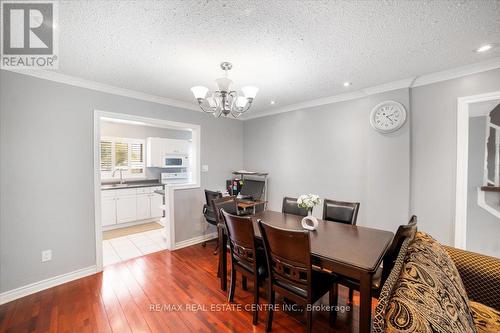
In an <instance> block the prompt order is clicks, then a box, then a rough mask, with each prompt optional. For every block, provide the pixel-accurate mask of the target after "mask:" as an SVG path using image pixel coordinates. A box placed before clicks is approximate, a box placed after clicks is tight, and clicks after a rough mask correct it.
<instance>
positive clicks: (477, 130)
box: [454, 92, 500, 255]
mask: <svg viewBox="0 0 500 333" xmlns="http://www.w3.org/2000/svg"><path fill="white" fill-rule="evenodd" d="M499 103H500V92H492V93H487V94H482V95H475V96H467V97H461V98H459V99H458V113H457V174H456V208H455V243H454V246H455V247H458V248H462V249H467V250H471V251H474V252H479V253H484V254H488V255H495V254H494V253H492V251H490V250H487V249H486V248H485V247H483V246H482V245H484V244H485V243H484V242H483V244H481V241H479V242H478V234H479V233H482V234H483V235H487V234H491V233H492V232H493V230H492V229H491V228H489V227H486V225H487V222H486V220H488V219H489V220H492V218H493V219H494V221H495V222H494V223H493V224H490V227H492V228H495V229H496V228H498V230H500V219H499V218H498V217H494V216H492V214H491V213H492V212H488V207H486V206H485V205H483V203H484V202H482V200H484V198H485V191H484V189H485V186H488V185H494V184H491V182H490V181H491V179H490V178H491V175H489V174H488V141H490V146H491V142H492V140H493V142H494V141H495V134H494V132H492V133H493V136H491V135H490V128H491V126H490V112H491V111H492V110H493V109H494V108H495V107H496V106H497V105H498V104H499ZM499 134H500V131H499ZM498 140H499V145H498V147H500V136H498ZM490 148H491V147H490ZM489 155H490V158H489V160H490V169H491V167H492V164H491V157H492V155H494V152H489ZM498 156H500V151H499V152H498ZM493 160H494V158H493ZM499 161H500V160H499ZM497 171H498V169H497ZM490 173H491V172H490ZM499 179H500V178H499V177H497V180H499ZM497 185H498V184H497ZM496 187H497V188H500V187H499V186H496ZM490 189H491V190H493V188H488V190H490ZM496 205H497V206H499V207H498V208H499V212H500V200H499V201H497V202H496ZM495 208H496V207H495ZM499 216H500V214H499ZM493 252H494V251H493Z"/></svg>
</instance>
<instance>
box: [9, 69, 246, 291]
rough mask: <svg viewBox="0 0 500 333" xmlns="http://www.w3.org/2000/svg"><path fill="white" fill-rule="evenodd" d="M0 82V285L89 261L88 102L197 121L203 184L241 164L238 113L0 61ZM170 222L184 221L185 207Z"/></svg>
mask: <svg viewBox="0 0 500 333" xmlns="http://www.w3.org/2000/svg"><path fill="white" fill-rule="evenodd" d="M0 88H1V89H0V110H1V113H0V129H1V131H0V166H1V168H0V184H1V189H0V197H1V201H0V292H3V291H6V290H11V289H14V288H16V287H20V286H24V285H27V284H29V283H32V282H36V281H40V280H43V279H46V278H49V277H53V276H56V275H59V274H63V273H68V272H71V271H74V270H77V269H81V268H85V267H89V266H92V265H94V264H95V239H94V166H93V159H94V154H93V126H94V123H93V121H94V119H93V110H94V109H99V110H104V111H110V112H117V113H128V114H135V115H140V116H145V117H152V118H159V119H168V120H174V121H179V122H187V123H194V124H199V125H201V163H202V164H208V165H209V167H210V168H209V172H207V173H202V174H201V185H202V188H216V189H218V188H221V187H222V186H224V181H225V179H226V178H227V177H228V175H230V172H231V171H232V170H233V169H240V168H242V167H243V157H242V147H243V142H242V139H243V136H242V128H243V124H242V122H240V121H237V120H229V119H227V120H225V119H214V118H213V117H210V116H208V115H206V114H203V113H201V112H195V111H189V110H184V109H178V108H174V107H169V106H165V105H160V104H155V103H149V102H144V101H140V100H135V99H131V98H126V97H122V96H115V95H110V94H105V93H101V92H97V91H93V90H88V89H83V88H78V87H73V86H69V85H65V84H60V83H56V82H51V81H47V80H42V79H37V78H33V77H29V76H25V75H20V74H17V73H13V72H8V71H4V70H2V71H0ZM228 138H231V139H230V140H228ZM228 151H230V152H231V154H232V155H231V158H230V159H228V158H227V156H226V152H228ZM198 205H199V207H200V210H201V207H202V202H201V201H200V202H199V203H198ZM198 215H199V214H198V212H197V211H196V212H195V211H194V210H193V218H192V219H196V218H197V216H198ZM176 222H177V223H179V225H180V226H181V227H185V228H187V229H190V228H191V227H192V226H191V225H190V223H191V217H190V216H187V217H186V221H176ZM27 244H29V246H27ZM45 249H52V251H53V259H52V261H50V262H46V263H43V264H42V263H41V251H42V250H45Z"/></svg>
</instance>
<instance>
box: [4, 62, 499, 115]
mask: <svg viewBox="0 0 500 333" xmlns="http://www.w3.org/2000/svg"><path fill="white" fill-rule="evenodd" d="M497 68H500V57H495V58H491V59H489V60H486V61H483V62H479V63H474V64H470V65H465V66H461V67H457V68H453V69H449V70H445V71H441V72H436V73H430V74H424V75H420V76H415V77H410V78H406V79H403V80H398V81H392V82H387V83H384V84H381V85H377V86H373V87H368V88H363V89H360V90H357V91H353V92H349V93H343V94H339V95H334V96H329V97H322V98H318V99H313V100H309V101H305V102H301V103H296V104H291V105H286V106H283V107H280V108H273V109H265V110H263V111H260V112H254V113H249V114H247V115H245V116H243V117H242V118H237V119H238V120H242V121H245V120H250V119H255V118H261V117H267V116H271V115H275V114H280V113H285V112H290V111H295V110H300V109H306V108H311V107H316V106H321V105H326V104H334V103H339V102H344V101H349V100H354V99H358V98H362V97H366V96H370V95H374V94H380V93H383V92H387V91H392V90H397V89H403V88H414V87H420V86H424V85H429V84H432V83H437V82H441V81H446V80H451V79H455V78H459V77H463V76H467V75H472V74H477V73H481V72H486V71H489V70H492V69H497ZM2 70H8V71H11V72H15V73H19V74H23V75H29V76H33V77H36V78H40V79H45V80H50V81H54V82H59V83H64V84H68V85H72V86H76V87H80V88H86V89H91V90H95V91H100V92H104V93H109V94H113V95H119V96H124V97H130V98H134V99H138V100H143V101H147V102H152V103H158V104H163V105H168V106H173V107H178V108H182V109H187V110H192V111H197V112H202V111H201V110H200V109H199V108H198V106H196V105H194V104H191V103H187V102H183V101H179V100H175V99H170V98H166V97H160V96H156V95H150V94H147V93H143V92H139V91H135V90H131V89H125V88H119V87H116V86H112V85H108V84H105V83H100V82H96V81H91V80H86V79H82V78H79V77H75V76H71V75H66V74H61V73H57V72H54V71H48V70H15V69H2Z"/></svg>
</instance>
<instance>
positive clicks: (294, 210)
mask: <svg viewBox="0 0 500 333" xmlns="http://www.w3.org/2000/svg"><path fill="white" fill-rule="evenodd" d="M281 211H282V212H283V213H286V214H293V215H298V216H307V208H300V207H299V206H298V205H297V198H291V197H284V198H283V205H282V207H281Z"/></svg>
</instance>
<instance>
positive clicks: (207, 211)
mask: <svg viewBox="0 0 500 333" xmlns="http://www.w3.org/2000/svg"><path fill="white" fill-rule="evenodd" d="M221 197H222V194H221V193H220V192H216V191H210V190H205V200H206V203H205V204H204V205H203V216H204V217H205V220H206V221H207V223H208V224H211V225H213V226H217V223H218V221H217V215H216V214H215V210H214V206H213V203H212V202H213V201H214V200H215V199H219V198H221ZM216 240H217V239H216ZM201 245H202V246H203V247H205V246H206V245H207V242H203V243H201ZM218 245H219V243H218V242H217V245H216V247H215V249H214V254H217V249H218Z"/></svg>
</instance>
